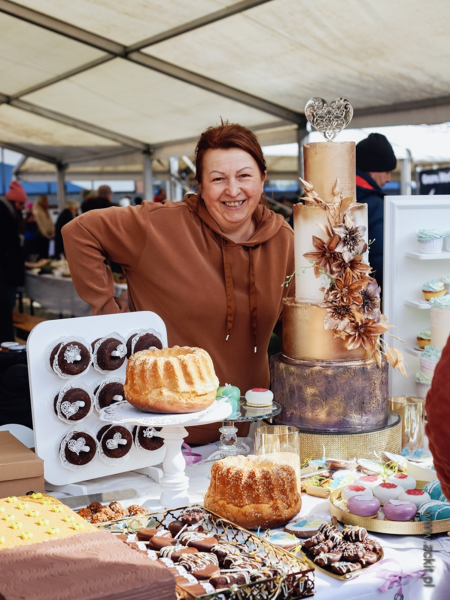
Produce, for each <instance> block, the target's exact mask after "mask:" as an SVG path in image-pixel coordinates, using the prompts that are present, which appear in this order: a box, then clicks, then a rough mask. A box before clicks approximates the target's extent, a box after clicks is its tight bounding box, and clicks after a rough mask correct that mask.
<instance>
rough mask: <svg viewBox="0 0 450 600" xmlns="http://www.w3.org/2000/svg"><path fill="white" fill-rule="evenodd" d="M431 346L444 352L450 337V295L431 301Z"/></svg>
mask: <svg viewBox="0 0 450 600" xmlns="http://www.w3.org/2000/svg"><path fill="white" fill-rule="evenodd" d="M430 324H431V346H433V348H437V349H438V350H443V348H444V346H445V344H446V343H447V340H448V338H449V335H450V295H446V296H444V297H442V298H432V299H431V300H430Z"/></svg>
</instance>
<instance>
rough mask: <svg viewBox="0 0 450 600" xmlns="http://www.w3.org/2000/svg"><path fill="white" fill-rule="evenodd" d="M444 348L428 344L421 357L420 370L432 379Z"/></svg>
mask: <svg viewBox="0 0 450 600" xmlns="http://www.w3.org/2000/svg"><path fill="white" fill-rule="evenodd" d="M441 354H442V350H439V348H434V347H433V346H427V347H426V348H425V350H424V351H423V353H422V355H421V357H420V370H421V371H422V373H423V374H424V375H425V376H426V377H430V379H431V378H432V377H433V375H434V370H435V368H436V365H437V364H438V362H439V360H440V358H441Z"/></svg>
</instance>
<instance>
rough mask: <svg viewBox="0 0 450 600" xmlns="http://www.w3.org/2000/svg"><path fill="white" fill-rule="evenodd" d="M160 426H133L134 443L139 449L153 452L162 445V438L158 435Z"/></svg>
mask: <svg viewBox="0 0 450 600" xmlns="http://www.w3.org/2000/svg"><path fill="white" fill-rule="evenodd" d="M161 429H162V427H140V426H135V427H134V428H133V439H134V443H135V444H136V446H137V447H138V448H139V449H140V450H145V451H147V452H154V451H155V450H159V448H161V447H162V446H164V440H163V438H161V437H158V433H159V432H160V431H161Z"/></svg>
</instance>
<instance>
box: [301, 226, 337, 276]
mask: <svg viewBox="0 0 450 600" xmlns="http://www.w3.org/2000/svg"><path fill="white" fill-rule="evenodd" d="M339 240H340V238H339V236H338V235H334V236H333V237H331V238H330V239H329V240H328V241H327V242H324V241H323V240H321V239H320V238H318V237H316V236H315V235H313V246H314V248H315V252H307V253H306V254H304V255H303V256H304V257H305V258H306V259H307V260H310V261H311V262H313V263H314V266H315V274H316V277H319V275H320V271H319V269H322V270H323V271H325V273H329V274H331V273H333V263H334V262H336V260H337V258H338V256H337V254H336V253H335V250H336V246H337V245H338V243H339Z"/></svg>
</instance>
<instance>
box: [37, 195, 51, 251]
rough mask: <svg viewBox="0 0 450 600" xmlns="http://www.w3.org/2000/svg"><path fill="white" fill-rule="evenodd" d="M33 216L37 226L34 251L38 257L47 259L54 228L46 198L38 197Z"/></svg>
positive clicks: (43, 196)
mask: <svg viewBox="0 0 450 600" xmlns="http://www.w3.org/2000/svg"><path fill="white" fill-rule="evenodd" d="M33 215H34V218H35V219H36V223H37V226H38V232H37V235H36V251H37V254H38V257H39V258H48V248H49V244H50V240H51V239H52V237H54V235H55V226H54V225H53V221H52V218H51V216H50V212H49V210H48V198H47V196H45V195H42V196H39V198H38V199H37V200H36V202H35V204H34V206H33Z"/></svg>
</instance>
